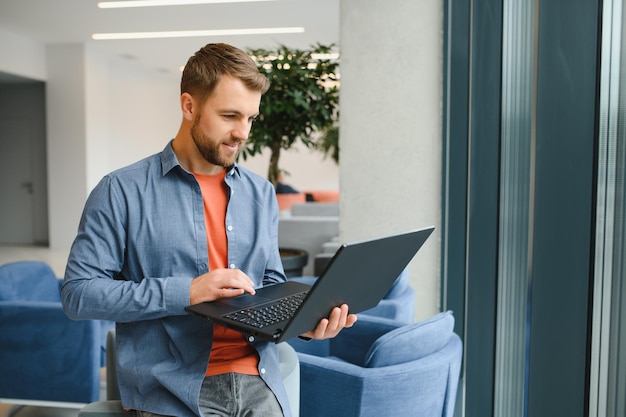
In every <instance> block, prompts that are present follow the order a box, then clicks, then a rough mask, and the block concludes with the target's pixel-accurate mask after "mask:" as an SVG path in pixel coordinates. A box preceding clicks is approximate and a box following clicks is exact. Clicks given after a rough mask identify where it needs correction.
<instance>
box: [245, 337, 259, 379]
mask: <svg viewBox="0 0 626 417" xmlns="http://www.w3.org/2000/svg"><path fill="white" fill-rule="evenodd" d="M248 342H250V343H252V342H254V336H248ZM261 372H263V370H261Z"/></svg>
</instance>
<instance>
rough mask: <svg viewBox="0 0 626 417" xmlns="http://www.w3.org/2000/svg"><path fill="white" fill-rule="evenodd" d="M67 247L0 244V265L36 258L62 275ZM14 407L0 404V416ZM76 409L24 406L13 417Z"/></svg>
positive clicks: (58, 416) (55, 416) (67, 414)
mask: <svg viewBox="0 0 626 417" xmlns="http://www.w3.org/2000/svg"><path fill="white" fill-rule="evenodd" d="M68 253H69V249H50V248H46V247H34V246H2V245H0V265H2V264H5V263H7V262H13V261H25V260H38V261H44V262H46V263H48V264H49V265H50V267H51V268H52V269H53V270H54V272H55V273H56V275H57V276H58V277H59V278H60V277H63V274H64V272H65V263H66V261H67V255H68ZM13 407H14V405H12V404H0V417H5V416H7V415H8V413H9V411H10V410H11V409H12V408H13ZM77 415H78V410H76V409H59V408H45V407H24V408H22V409H20V410H19V411H18V412H16V413H15V414H14V417H75V416H77Z"/></svg>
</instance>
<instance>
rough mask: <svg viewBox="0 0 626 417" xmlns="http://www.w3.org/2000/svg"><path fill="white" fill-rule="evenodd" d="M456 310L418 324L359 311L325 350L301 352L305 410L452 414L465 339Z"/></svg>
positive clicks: (349, 415)
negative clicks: (319, 353) (322, 353)
mask: <svg viewBox="0 0 626 417" xmlns="http://www.w3.org/2000/svg"><path fill="white" fill-rule="evenodd" d="M453 327H454V317H453V315H452V313H451V312H445V313H440V314H437V315H436V316H434V317H432V318H430V319H428V320H425V321H422V322H419V323H415V324H408V325H407V324H404V323H398V322H394V321H392V320H388V319H384V318H380V317H372V316H365V315H363V316H361V317H360V318H359V321H357V323H356V324H355V325H354V326H353V327H352V328H350V329H345V330H344V331H342V332H341V333H340V334H339V336H337V337H336V338H334V339H332V340H331V341H330V344H329V349H330V350H329V352H328V355H327V356H323V357H322V356H316V355H309V354H306V353H301V352H299V353H298V357H299V359H300V376H301V378H300V405H301V406H300V416H301V417H319V416H325V417H333V416H337V417H339V416H340V417H367V416H372V417H374V416H375V417H378V416H416V417H452V415H453V412H454V404H455V400H456V392H457V387H458V381H459V373H460V368H461V357H462V344H461V340H460V338H459V337H458V336H457V335H456V334H454V333H453Z"/></svg>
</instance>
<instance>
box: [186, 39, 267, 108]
mask: <svg viewBox="0 0 626 417" xmlns="http://www.w3.org/2000/svg"><path fill="white" fill-rule="evenodd" d="M225 74H227V75H230V76H232V77H235V78H238V79H240V80H241V81H243V83H244V84H245V85H246V87H248V88H249V89H251V90H253V91H260V92H261V94H264V93H265V92H266V91H267V90H268V89H269V87H270V82H269V80H268V79H267V78H266V77H265V76H264V75H263V74H261V73H260V72H259V69H258V68H257V66H256V64H255V62H254V61H253V60H252V58H251V57H250V56H248V55H247V54H246V53H245V52H244V51H242V50H241V49H238V48H235V47H234V46H231V45H228V44H225V43H210V44H208V45H206V46H204V47H203V48H202V49H200V50H199V51H198V52H196V53H195V54H194V55H193V56H192V57H191V58H189V61H187V65H185V69H184V70H183V76H182V78H181V81H180V93H181V94H183V93H189V94H191V95H192V96H193V97H194V98H195V99H196V100H198V101H199V102H200V103H204V101H205V100H206V99H207V98H208V97H209V96H210V95H211V93H212V92H213V90H214V89H215V86H216V85H217V82H218V81H219V80H220V78H221V77H222V76H223V75H225Z"/></svg>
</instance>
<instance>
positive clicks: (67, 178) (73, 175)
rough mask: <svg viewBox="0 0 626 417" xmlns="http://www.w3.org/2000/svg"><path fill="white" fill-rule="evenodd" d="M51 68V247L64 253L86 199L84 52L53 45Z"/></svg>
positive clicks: (48, 98) (49, 54)
mask: <svg viewBox="0 0 626 417" xmlns="http://www.w3.org/2000/svg"><path fill="white" fill-rule="evenodd" d="M46 62H47V73H48V78H47V82H46V110H47V131H48V137H47V145H48V146H47V152H48V216H49V222H48V223H49V242H50V247H52V248H63V247H69V246H70V245H71V242H72V241H73V239H74V237H75V236H76V230H77V227H78V221H79V219H80V214H81V212H82V206H83V205H84V203H85V196H86V194H87V166H88V164H89V161H87V150H86V149H87V138H86V133H87V128H86V123H87V109H86V97H85V51H84V47H83V46H82V45H79V44H71V45H48V47H47V48H46Z"/></svg>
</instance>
